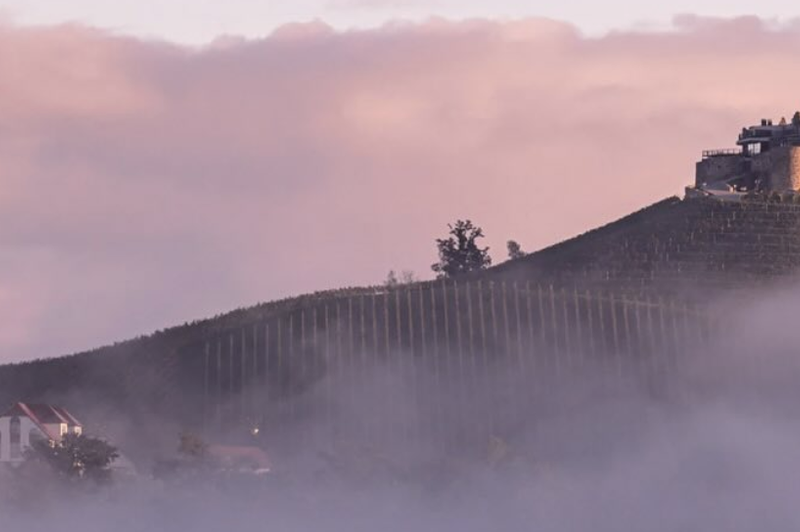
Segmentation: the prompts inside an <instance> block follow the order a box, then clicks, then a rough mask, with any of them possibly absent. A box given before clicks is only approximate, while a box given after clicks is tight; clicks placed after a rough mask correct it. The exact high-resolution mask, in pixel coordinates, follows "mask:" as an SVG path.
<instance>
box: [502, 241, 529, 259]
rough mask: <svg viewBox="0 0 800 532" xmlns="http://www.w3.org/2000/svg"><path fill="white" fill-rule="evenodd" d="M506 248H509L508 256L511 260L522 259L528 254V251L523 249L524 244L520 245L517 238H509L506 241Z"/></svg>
mask: <svg viewBox="0 0 800 532" xmlns="http://www.w3.org/2000/svg"><path fill="white" fill-rule="evenodd" d="M506 249H508V258H509V259H511V260H514V259H521V258H522V257H524V256H525V255H527V253H525V252H524V251H522V246H520V245H519V242H517V241H516V240H509V241H508V242H506Z"/></svg>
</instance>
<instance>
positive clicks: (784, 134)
mask: <svg viewBox="0 0 800 532" xmlns="http://www.w3.org/2000/svg"><path fill="white" fill-rule="evenodd" d="M736 144H737V145H738V147H737V148H734V149H722V150H706V151H704V152H703V158H702V160H700V161H699V162H698V163H697V173H696V178H695V184H694V186H693V187H689V188H687V191H686V192H687V196H688V197H696V196H713V197H717V198H720V199H734V200H737V199H740V198H741V196H743V195H744V194H747V193H752V192H780V193H783V192H798V191H800V112H797V113H795V114H794V117H793V118H792V121H791V122H787V121H786V120H785V119H781V121H780V123H778V125H775V124H773V123H772V120H768V119H765V120H762V121H761V124H760V125H757V126H750V127H746V128H743V129H742V132H741V133H740V134H739V139H738V140H737V142H736Z"/></svg>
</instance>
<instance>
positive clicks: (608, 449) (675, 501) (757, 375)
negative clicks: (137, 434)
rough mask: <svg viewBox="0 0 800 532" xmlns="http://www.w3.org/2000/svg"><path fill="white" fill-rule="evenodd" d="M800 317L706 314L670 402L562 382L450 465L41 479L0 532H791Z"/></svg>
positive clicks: (15, 487) (352, 459) (628, 389)
mask: <svg viewBox="0 0 800 532" xmlns="http://www.w3.org/2000/svg"><path fill="white" fill-rule="evenodd" d="M798 306H800V289H797V288H794V289H792V290H788V291H787V290H783V291H775V292H772V293H768V294H762V295H761V296H760V297H759V298H753V299H748V302H747V304H746V305H743V304H742V300H741V299H738V300H734V299H729V300H723V301H720V302H718V304H717V305H716V306H715V307H714V308H713V309H712V312H714V313H715V315H717V316H719V317H720V320H721V323H723V324H724V325H722V326H721V327H720V328H719V331H718V333H716V336H715V337H713V338H712V339H711V341H710V342H709V343H708V344H707V345H704V346H702V347H697V348H696V349H690V350H689V351H687V352H686V353H684V355H685V357H684V358H683V360H684V362H683V364H682V367H683V369H682V371H681V372H680V374H679V375H675V376H674V377H672V382H671V383H670V392H669V393H668V394H666V395H664V396H658V397H655V396H654V395H653V394H652V393H649V392H648V391H647V387H646V386H640V385H638V384H637V383H630V385H627V386H620V387H619V389H618V390H616V391H615V392H614V393H599V392H598V390H599V389H600V387H597V386H596V385H595V383H593V382H592V380H591V379H588V380H587V379H575V380H573V381H572V382H571V383H570V384H569V385H567V384H565V385H564V386H563V387H560V391H559V393H558V394H556V395H557V396H558V401H557V402H559V403H560V404H561V405H562V409H561V410H559V412H558V415H554V414H553V411H551V413H550V415H546V416H541V417H540V418H539V419H536V420H534V419H533V418H534V417H536V416H534V414H533V412H536V409H535V408H534V407H533V406H532V405H531V406H530V412H531V415H530V418H531V419H530V420H529V421H530V422H529V423H523V424H522V426H520V427H518V429H519V430H517V431H513V432H512V433H511V434H513V435H512V436H509V437H507V439H504V440H502V441H500V440H497V441H494V443H491V442H488V441H487V442H485V444H484V443H481V444H476V443H475V442H473V441H468V440H466V439H465V440H464V448H463V449H448V450H446V452H441V451H440V452H436V451H435V450H434V449H435V448H436V446H434V445H431V446H426V445H424V444H422V445H414V446H411V447H410V446H408V445H406V444H404V443H403V442H399V441H396V442H394V445H389V446H387V448H386V453H385V454H384V455H382V458H381V459H377V458H375V457H374V456H367V454H366V452H365V451H364V450H363V449H360V448H354V449H353V450H351V451H352V452H351V453H350V456H349V457H348V458H347V459H344V458H342V457H341V456H339V462H338V466H334V465H332V463H334V462H335V460H334V462H332V461H331V459H330V455H336V453H337V451H336V450H335V449H334V450H331V449H330V448H329V449H327V451H326V452H327V453H328V454H327V455H326V454H325V453H323V452H322V450H321V449H317V448H314V447H313V446H311V445H310V446H309V447H308V448H306V449H294V451H295V452H293V453H287V452H278V451H276V452H271V458H272V461H273V463H274V468H273V471H272V472H271V473H270V474H268V475H265V476H262V477H258V478H256V477H241V478H238V477H237V478H233V477H230V476H226V477H221V476H216V477H209V478H208V479H207V481H205V482H190V483H187V482H184V483H180V482H177V483H176V482H167V481H162V480H154V479H152V478H151V475H149V471H148V467H150V465H149V464H146V463H145V464H137V465H138V466H139V469H140V473H141V474H140V475H139V476H137V477H135V478H118V479H116V481H115V482H114V484H113V486H111V487H107V488H94V489H78V488H74V487H65V486H64V485H61V484H57V483H54V482H52V481H51V480H50V479H48V476H47V473H46V472H42V474H41V476H38V475H33V478H26V479H23V480H24V482H23V481H20V480H19V479H15V480H14V481H13V482H10V481H8V479H9V476H8V475H6V476H4V477H3V479H2V480H0V500H2V501H3V502H2V503H0V508H1V509H2V527H3V530H17V529H20V530H27V531H32V530H48V531H49V530H54V529H58V530H64V531H73V530H76V531H77V530H80V531H85V532H95V531H97V532H100V531H108V530H119V531H123V532H128V531H161V530H164V531H178V530H192V531H200V532H205V531H209V532H210V531H219V530H231V531H248V530H270V531H272V530H275V531H305V530H330V531H343V532H344V531H347V532H351V531H362V530H363V531H374V530H382V531H383V530H386V531H411V530H414V531H419V530H426V531H427V530H430V531H434V530H435V531H485V530H502V531H517V530H536V531H554V532H563V531H583V530H586V531H593V532H602V531H609V532H612V531H613V532H618V531H622V530H631V531H654V532H661V531H664V532H667V531H670V532H673V531H676V530H698V531H699V530H703V531H711V530H725V531H753V530H759V531H767V532H770V531H786V530H797V529H800V511H798V510H797V502H796V499H797V495H798V488H797V487H796V486H797V479H798V477H799V473H800V420H799V419H798V414H797V405H798V399H799V398H800V388H799V387H798V385H797V383H798V380H799V378H800V357H798V355H797V345H798V334H797V333H796V332H795V328H794V321H795V319H794V313H793V312H792V310H793V309H795V308H798ZM387 378H389V377H387V375H385V374H379V373H376V375H375V379H376V383H373V385H372V386H366V387H365V388H363V389H360V390H359V391H358V394H360V395H361V397H360V401H358V403H359V404H370V399H371V398H370V394H377V393H381V392H385V391H386V384H387V382H388V381H387ZM496 378H497V379H499V380H498V385H504V384H505V382H503V381H502V379H503V378H504V377H501V376H500V375H498V376H497V377H496ZM348 393H352V390H350V391H348ZM395 396H397V397H399V396H400V394H396V395H395ZM444 399H446V398H444ZM443 402H444V403H446V400H445V401H443ZM353 404H356V403H353ZM523 408H529V407H528V405H523ZM400 411H402V408H401V409H400ZM350 415H351V417H353V418H354V419H357V418H361V417H363V416H368V415H369V414H368V409H366V410H363V411H353V412H351V413H350ZM305 423H312V424H313V423H315V419H314V417H313V416H312V417H310V418H309V419H308V420H307V421H305ZM300 428H301V429H303V430H313V427H300ZM295 429H297V427H295ZM164 430H165V431H169V430H170V429H168V428H165V429H164ZM173 430H174V431H175V433H176V434H177V431H178V430H179V427H174V428H173ZM359 453H363V454H362V455H359Z"/></svg>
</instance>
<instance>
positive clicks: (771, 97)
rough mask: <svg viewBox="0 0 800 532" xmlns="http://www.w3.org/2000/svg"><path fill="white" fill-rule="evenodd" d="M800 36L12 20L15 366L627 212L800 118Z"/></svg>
mask: <svg viewBox="0 0 800 532" xmlns="http://www.w3.org/2000/svg"><path fill="white" fill-rule="evenodd" d="M799 44H800V28H795V27H792V26H787V27H783V28H777V29H776V28H772V27H770V26H768V25H767V24H765V23H762V22H761V21H759V20H758V19H739V20H732V21H720V20H708V19H690V18H687V17H684V18H682V19H681V21H680V24H679V25H678V31H675V32H670V33H653V34H648V33H615V34H612V35H609V36H607V37H604V38H584V37H582V36H581V35H580V34H579V33H578V32H577V31H576V30H575V28H573V27H571V26H569V25H566V24H561V23H557V22H553V21H547V20H536V19H534V20H525V21H517V22H510V23H495V22H491V21H480V20H476V21H470V22H466V23H449V22H446V21H441V20H435V21H431V22H430V23H427V24H422V25H410V24H403V25H393V26H387V27H385V28H383V29H380V30H372V31H361V32H347V33H341V34H337V33H334V32H333V31H331V30H330V28H327V27H325V26H324V25H320V24H319V23H314V24H312V25H309V26H302V25H299V26H298V25H295V26H292V27H289V28H285V29H284V30H282V31H279V32H276V34H275V35H274V36H272V37H270V38H267V39H264V40H260V41H244V40H236V39H225V40H224V42H220V43H217V45H215V46H211V47H208V48H204V49H184V48H180V47H177V46H172V45H169V44H166V43H154V42H142V41H137V40H133V39H127V38H119V37H114V36H110V35H106V34H104V33H102V32H99V31H96V30H93V29H87V28H81V27H73V26H67V27H56V28H45V29H22V28H15V27H10V26H5V27H2V28H1V29H0V67H2V70H0V130H1V131H2V133H3V143H2V145H0V160H2V161H3V163H2V165H0V323H3V325H2V326H0V327H2V333H0V360H17V359H22V358H30V357H34V356H50V355H57V354H61V353H65V352H68V351H72V350H76V349H80V348H86V347H90V346H94V345H96V344H98V343H101V342H107V341H112V340H115V339H120V338H124V337H127V336H131V335H134V334H139V333H142V332H147V331H149V330H152V329H154V328H158V327H163V326H167V325H170V324H176V323H179V322H181V321H184V320H186V319H192V318H196V317H203V316H206V315H209V314H214V313H217V312H220V311H223V310H226V309H229V308H233V307H238V306H241V305H245V304H251V303H255V302H258V301H263V300H269V299H273V298H276V297H282V296H287V295H291V294H296V293H301V292H305V291H310V290H314V289H322V288H329V287H337V286H342V285H359V284H369V283H375V282H380V280H381V279H382V278H384V277H385V274H386V272H387V271H388V270H389V269H404V268H411V269H414V270H416V271H417V272H418V273H419V274H422V275H427V272H428V266H429V264H430V263H431V262H433V260H434V259H435V253H434V251H435V250H434V246H433V239H434V238H435V237H437V236H440V235H441V233H442V232H443V230H444V228H445V224H446V223H447V222H450V221H452V220H454V219H456V218H459V217H471V218H473V219H474V220H475V221H476V222H478V223H479V224H480V225H482V226H483V227H484V229H485V232H486V234H487V235H488V236H489V241H490V242H489V243H490V245H491V246H492V249H493V251H494V255H495V259H496V261H497V260H499V259H502V256H503V251H504V249H503V247H504V242H505V240H507V239H509V238H514V239H517V240H519V241H521V242H522V243H523V245H524V246H525V248H526V249H528V250H532V249H536V248H539V247H542V246H544V245H547V244H550V243H553V242H555V241H558V240H560V239H562V238H565V237H568V236H572V235H574V234H576V233H579V232H582V231H584V230H586V229H588V228H590V227H593V226H596V225H598V224H600V223H603V222H606V221H610V220H612V219H614V218H615V217H618V216H620V215H623V214H625V213H628V212H630V211H633V210H635V209H637V208H639V207H641V206H642V205H644V204H647V203H648V202H653V201H655V200H658V199H661V198H663V197H665V196H667V195H671V194H675V193H679V192H680V191H681V189H682V187H683V185H685V184H687V183H689V182H690V181H691V180H692V178H693V164H694V160H695V159H696V157H697V155H698V154H699V152H700V150H702V149H703V148H714V147H723V146H726V145H728V144H730V143H731V142H732V140H733V138H734V136H735V134H736V132H737V131H738V129H739V128H740V127H741V126H742V125H744V124H745V123H749V122H752V121H754V120H757V119H758V118H760V117H762V116H765V117H766V116H771V115H774V114H776V113H780V112H783V113H785V114H787V115H789V114H790V113H791V112H793V111H794V108H795V107H800V101H798V100H797V94H796V89H795V87H797V86H798V82H799V81H800V71H798V69H797V68H795V67H796V62H797V61H796V59H795V57H794V56H793V55H792V50H796V49H797V48H798V45H799ZM776 118H779V117H776ZM9 327H11V328H9Z"/></svg>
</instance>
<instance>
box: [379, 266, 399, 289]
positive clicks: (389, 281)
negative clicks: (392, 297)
mask: <svg viewBox="0 0 800 532" xmlns="http://www.w3.org/2000/svg"><path fill="white" fill-rule="evenodd" d="M399 284H400V280H399V279H397V273H395V271H394V270H389V274H388V275H387V276H386V280H385V281H384V282H383V286H385V287H387V288H395V287H396V286H397V285H399Z"/></svg>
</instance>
